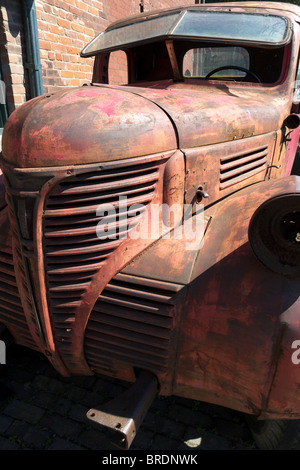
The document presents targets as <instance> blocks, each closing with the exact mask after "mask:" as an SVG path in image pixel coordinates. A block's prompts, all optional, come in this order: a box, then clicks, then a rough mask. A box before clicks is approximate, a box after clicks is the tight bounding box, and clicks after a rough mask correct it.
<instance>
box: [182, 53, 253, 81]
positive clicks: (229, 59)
mask: <svg viewBox="0 0 300 470" xmlns="http://www.w3.org/2000/svg"><path fill="white" fill-rule="evenodd" d="M249 63H250V60H249V54H248V52H247V51H246V49H244V48H243V47H203V48H197V49H190V50H188V51H187V52H186V53H185V55H184V58H183V76H184V77H192V78H203V77H206V75H207V74H208V73H209V72H212V71H213V70H214V69H217V68H219V67H226V66H228V67H230V66H237V67H243V68H245V69H249ZM245 75H246V73H245V72H241V71H239V70H235V69H224V70H223V71H221V72H216V73H215V74H214V77H224V76H225V77H237V78H238V77H240V78H242V77H245Z"/></svg>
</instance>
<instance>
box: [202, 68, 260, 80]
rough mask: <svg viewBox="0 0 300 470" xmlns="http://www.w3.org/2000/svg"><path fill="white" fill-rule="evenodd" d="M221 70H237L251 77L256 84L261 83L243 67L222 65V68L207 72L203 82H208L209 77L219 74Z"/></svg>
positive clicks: (252, 73)
mask: <svg viewBox="0 0 300 470" xmlns="http://www.w3.org/2000/svg"><path fill="white" fill-rule="evenodd" d="M221 70H239V71H240V72H245V73H247V74H249V75H251V76H252V77H253V78H254V79H255V80H256V81H257V82H258V83H261V80H260V79H259V78H258V76H257V75H256V74H255V73H254V72H251V70H248V69H245V68H244V67H238V66H237V65H224V66H223V67H218V68H217V69H213V70H212V71H211V72H209V73H208V74H207V75H206V77H205V80H208V79H209V78H210V77H211V75H213V74H214V73H217V72H220V71H221Z"/></svg>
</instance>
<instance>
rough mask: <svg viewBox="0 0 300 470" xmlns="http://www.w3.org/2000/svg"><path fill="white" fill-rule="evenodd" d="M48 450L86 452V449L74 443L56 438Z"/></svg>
mask: <svg viewBox="0 0 300 470" xmlns="http://www.w3.org/2000/svg"><path fill="white" fill-rule="evenodd" d="M47 450H85V448H84V447H81V446H79V445H77V444H74V442H71V441H67V440H66V439H61V438H59V437H56V438H55V439H53V441H52V443H51V444H50V445H49V446H48V448H47Z"/></svg>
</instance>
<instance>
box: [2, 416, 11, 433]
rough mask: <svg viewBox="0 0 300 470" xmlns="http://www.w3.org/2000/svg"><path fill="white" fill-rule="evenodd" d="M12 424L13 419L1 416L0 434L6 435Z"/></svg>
mask: <svg viewBox="0 0 300 470" xmlns="http://www.w3.org/2000/svg"><path fill="white" fill-rule="evenodd" d="M12 422H13V418H11V417H10V416H5V415H3V414H0V433H5V431H6V430H7V429H8V428H9V426H10V425H11V423H12Z"/></svg>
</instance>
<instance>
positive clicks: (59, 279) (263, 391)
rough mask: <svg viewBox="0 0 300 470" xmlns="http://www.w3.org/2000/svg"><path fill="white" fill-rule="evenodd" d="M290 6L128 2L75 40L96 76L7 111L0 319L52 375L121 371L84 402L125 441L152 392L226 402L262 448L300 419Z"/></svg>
mask: <svg viewBox="0 0 300 470" xmlns="http://www.w3.org/2000/svg"><path fill="white" fill-rule="evenodd" d="M299 23H300V7H298V6H296V5H292V4H288V3H272V2H236V3H234V2H233V3H228V2H226V3H209V4H199V5H191V6H190V7H182V8H171V9H168V10H162V11H151V12H146V13H141V14H139V15H136V16H134V17H131V18H126V19H124V20H122V21H118V22H115V23H113V24H112V25H110V26H109V27H108V28H107V29H106V30H105V31H103V32H102V33H101V34H99V35H98V36H97V37H96V38H95V39H94V40H93V41H92V42H90V43H89V44H88V45H87V46H86V47H85V48H84V49H83V51H82V52H81V56H82V57H87V58H88V57H93V58H94V62H93V63H94V69H93V80H92V82H91V83H89V84H87V85H85V86H82V87H78V88H68V89H63V90H57V92H56V93H50V94H44V95H42V96H39V97H37V98H34V99H32V100H29V101H28V102H26V103H25V104H23V105H22V106H20V107H18V108H17V109H16V110H15V111H14V112H13V113H12V114H11V115H10V117H9V119H8V120H7V122H6V125H5V128H4V132H3V141H2V144H3V147H2V154H1V169H2V171H3V176H2V180H1V185H2V186H1V193H0V194H1V195H2V196H1V207H0V209H1V211H0V227H1V231H0V324H2V325H4V326H5V328H6V329H7V330H8V332H9V334H10V335H11V336H12V338H13V340H14V341H15V343H16V344H18V345H21V346H24V347H28V348H32V349H34V350H36V351H39V352H40V353H42V354H44V355H45V356H46V357H47V358H48V359H49V361H50V362H51V364H52V365H53V367H54V368H55V369H56V370H57V371H58V372H59V373H60V374H62V375H63V376H72V375H82V376H89V375H95V374H96V375H97V374H100V375H105V376H109V377H115V378H118V379H120V380H122V381H125V382H126V383H128V389H127V390H126V392H125V394H124V395H122V396H121V397H116V398H115V400H113V401H112V402H110V403H107V404H106V405H105V406H104V407H103V408H101V407H98V406H97V405H98V404H97V403H91V408H90V409H89V410H87V418H88V419H89V420H90V422H92V423H94V424H95V425H97V426H98V425H99V426H102V427H103V428H106V429H109V430H113V431H114V438H115V439H116V440H117V443H118V445H119V446H121V447H122V448H125V449H128V448H129V447H130V445H131V443H132V440H133V438H134V436H135V435H136V433H137V431H138V428H139V426H140V424H141V423H142V421H143V418H144V416H145V414H146V412H147V410H148V409H149V407H150V406H151V403H152V401H153V399H154V398H155V397H156V396H170V395H173V396H179V397H185V398H187V399H191V400H199V401H202V402H206V403H212V404H216V405H220V406H223V407H227V408H230V409H234V410H237V411H239V412H241V413H243V414H245V416H247V417H249V423H250V426H251V429H252V431H253V435H254V436H255V439H256V442H257V445H258V446H259V447H260V448H263V449H265V448H266V449H268V448H285V446H286V445H287V444H286V443H285V444H284V439H283V438H282V431H283V430H284V433H283V436H285V438H286V436H287V434H286V433H288V432H290V430H291V429H292V425H294V426H295V425H297V423H298V420H299V418H300V394H299V387H300V364H299V362H300V301H299V291H300V177H299V176H297V175H296V174H293V171H292V168H293V164H294V161H295V155H296V151H297V145H298V141H299V132H300V125H299V124H300V114H299V113H300V108H299V106H300V82H299V78H300V64H299V45H300V25H299ZM115 53H120V54H123V56H122V57H123V58H122V60H123V61H124V62H125V66H126V67H125V69H124V71H122V74H123V72H124V76H125V78H124V83H121V84H114V83H112V81H111V78H110V59H111V57H113V55H114V54H115ZM120 74H121V71H120ZM296 437H297V434H296V433H295V434H292V438H291V437H289V443H288V445H289V446H290V447H291V446H294V447H295V446H297V445H298V444H297V438H296Z"/></svg>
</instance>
